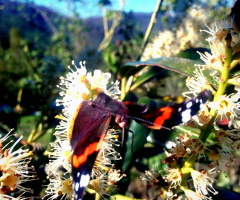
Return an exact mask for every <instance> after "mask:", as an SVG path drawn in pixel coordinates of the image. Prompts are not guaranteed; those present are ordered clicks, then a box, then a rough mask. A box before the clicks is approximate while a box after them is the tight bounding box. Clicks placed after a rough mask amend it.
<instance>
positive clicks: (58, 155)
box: [48, 138, 72, 174]
mask: <svg viewBox="0 0 240 200" xmlns="http://www.w3.org/2000/svg"><path fill="white" fill-rule="evenodd" d="M51 145H52V151H51V152H50V153H49V158H50V161H49V166H48V170H49V172H48V173H49V174H51V173H53V174H57V173H58V170H59V169H58V168H59V167H64V168H65V169H66V170H67V171H68V172H70V171H71V163H70V162H71V158H72V151H71V146H70V145H69V142H68V140H67V139H65V140H60V139H59V138H57V140H56V141H55V142H54V143H52V144H51Z"/></svg>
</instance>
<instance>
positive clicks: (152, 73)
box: [130, 66, 167, 91]
mask: <svg viewBox="0 0 240 200" xmlns="http://www.w3.org/2000/svg"><path fill="white" fill-rule="evenodd" d="M166 73H167V71H166V70H163V69H162V68H159V67H157V66H152V67H151V68H150V69H149V70H148V71H147V72H146V73H144V74H142V75H141V76H139V77H138V78H137V79H136V81H135V82H134V83H133V85H132V86H131V88H130V91H133V90H134V89H136V88H137V87H138V86H140V85H141V84H143V83H146V82H148V81H150V80H152V79H153V78H155V77H158V78H163V77H165V75H166Z"/></svg>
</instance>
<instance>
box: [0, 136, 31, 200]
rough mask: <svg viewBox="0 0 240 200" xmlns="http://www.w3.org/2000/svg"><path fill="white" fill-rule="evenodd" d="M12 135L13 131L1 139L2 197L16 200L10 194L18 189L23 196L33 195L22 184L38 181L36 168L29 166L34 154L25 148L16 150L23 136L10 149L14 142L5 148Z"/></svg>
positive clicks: (0, 192) (0, 181) (20, 197)
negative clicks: (25, 194)
mask: <svg viewBox="0 0 240 200" xmlns="http://www.w3.org/2000/svg"><path fill="white" fill-rule="evenodd" d="M10 133H11V131H10V132H9V133H8V134H7V135H6V136H5V137H2V138H1V139H0V144H1V146H0V170H1V176H0V197H1V198H2V199H5V198H6V199H14V198H13V197H10V196H8V194H9V193H11V192H13V191H15V190H16V189H18V190H20V191H21V192H23V194H24V193H25V192H29V193H32V190H31V189H30V188H26V187H24V186H22V184H23V183H25V182H28V181H33V180H36V179H35V177H36V175H35V172H34V168H33V167H29V166H28V164H29V162H30V160H31V156H32V155H33V153H32V152H31V151H29V150H28V149H23V147H20V148H19V149H17V150H15V147H16V145H17V144H18V143H19V142H20V140H21V139H22V138H23V136H21V137H20V138H19V139H18V140H17V141H16V142H14V143H13V144H12V146H11V147H10V148H7V147H8V146H10V145H11V143H12V142H13V141H10V142H8V143H7V144H6V145H5V146H3V143H6V140H7V139H8V138H9V137H10V136H11V135H10ZM22 198H23V199H24V197H22V195H20V196H19V199H22Z"/></svg>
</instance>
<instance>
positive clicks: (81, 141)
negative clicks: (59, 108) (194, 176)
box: [68, 93, 128, 200]
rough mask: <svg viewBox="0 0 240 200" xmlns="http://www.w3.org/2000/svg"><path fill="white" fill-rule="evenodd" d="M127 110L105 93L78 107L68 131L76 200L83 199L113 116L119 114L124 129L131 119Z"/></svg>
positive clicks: (117, 118) (117, 117)
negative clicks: (71, 151)
mask: <svg viewBox="0 0 240 200" xmlns="http://www.w3.org/2000/svg"><path fill="white" fill-rule="evenodd" d="M127 113H128V108H127V107H126V106H125V105H124V104H123V103H122V102H119V101H117V100H114V99H112V98H111V97H109V96H108V95H106V94H104V93H99V94H98V96H97V99H96V100H94V101H83V102H82V103H81V104H80V105H79V107H78V109H76V111H75V113H74V115H73V117H72V120H71V122H70V126H69V127H70V128H69V131H68V138H69V141H70V145H71V147H72V150H73V156H72V179H73V189H74V200H80V199H82V196H83V193H84V190H85V187H86V186H87V185H88V182H89V180H90V175H91V171H92V167H93V165H94V162H95V160H96V157H97V155H98V152H99V150H100V148H101V146H102V142H103V139H104V136H105V134H106V132H107V130H108V126H109V123H110V121H111V118H112V117H115V122H116V123H118V124H119V126H120V127H122V128H123V127H125V124H126V123H127V120H128V118H127Z"/></svg>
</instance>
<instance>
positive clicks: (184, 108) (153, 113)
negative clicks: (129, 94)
mask: <svg viewBox="0 0 240 200" xmlns="http://www.w3.org/2000/svg"><path fill="white" fill-rule="evenodd" d="M210 95H211V91H209V90H204V91H203V92H201V93H199V95H198V96H197V97H195V98H193V99H191V100H189V101H187V102H183V103H180V104H173V105H171V106H166V107H162V108H159V109H154V110H150V111H147V112H145V113H143V114H141V115H138V116H137V117H138V118H133V119H134V120H135V121H137V122H138V123H139V124H141V125H143V126H146V127H149V128H151V129H157V130H159V129H161V128H162V127H163V126H164V127H168V128H170V127H172V126H176V125H178V124H180V123H183V122H187V121H189V120H190V119H191V117H192V116H193V115H196V114H197V112H198V111H199V110H200V108H201V106H202V105H203V104H204V103H206V101H207V100H208V99H209V97H210Z"/></svg>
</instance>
